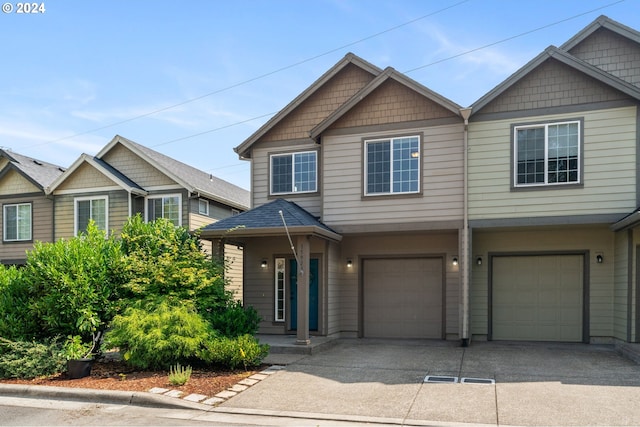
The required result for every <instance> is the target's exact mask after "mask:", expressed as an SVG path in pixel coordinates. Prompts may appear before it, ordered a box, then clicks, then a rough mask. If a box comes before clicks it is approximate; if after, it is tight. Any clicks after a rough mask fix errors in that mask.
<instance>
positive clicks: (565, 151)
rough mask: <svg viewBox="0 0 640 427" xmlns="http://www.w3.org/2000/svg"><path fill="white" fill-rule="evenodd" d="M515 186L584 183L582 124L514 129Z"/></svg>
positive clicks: (568, 123) (567, 123) (571, 123)
mask: <svg viewBox="0 0 640 427" xmlns="http://www.w3.org/2000/svg"><path fill="white" fill-rule="evenodd" d="M513 133H514V159H513V161H514V169H513V170H514V177H513V183H514V186H515V187H528V186H541V185H558V184H578V183H580V176H581V171H580V164H581V159H580V156H581V153H580V145H581V143H580V122H579V121H567V122H557V123H547V124H534V125H526V126H515V127H514V132H513Z"/></svg>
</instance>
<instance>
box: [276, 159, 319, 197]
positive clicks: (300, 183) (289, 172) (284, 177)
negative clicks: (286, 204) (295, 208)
mask: <svg viewBox="0 0 640 427" xmlns="http://www.w3.org/2000/svg"><path fill="white" fill-rule="evenodd" d="M316 158H317V153H316V152H315V151H307V152H302V153H292V154H274V155H272V156H271V194H287V193H312V192H315V191H317V189H318V186H317V161H316Z"/></svg>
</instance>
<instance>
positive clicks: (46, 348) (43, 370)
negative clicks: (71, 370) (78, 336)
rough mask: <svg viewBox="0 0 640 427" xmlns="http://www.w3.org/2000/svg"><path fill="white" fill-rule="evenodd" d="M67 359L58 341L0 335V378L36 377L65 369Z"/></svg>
mask: <svg viewBox="0 0 640 427" xmlns="http://www.w3.org/2000/svg"><path fill="white" fill-rule="evenodd" d="M65 363H66V360H65V358H64V357H63V356H62V354H61V345H60V343H58V342H57V341H55V340H54V341H49V342H44V343H37V342H33V341H10V340H8V339H5V338H2V337H0V378H36V377H42V376H48V375H53V374H56V373H58V372H62V371H63V370H64V369H65Z"/></svg>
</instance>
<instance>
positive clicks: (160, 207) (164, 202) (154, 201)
mask: <svg viewBox="0 0 640 427" xmlns="http://www.w3.org/2000/svg"><path fill="white" fill-rule="evenodd" d="M181 199H182V198H181V197H180V195H179V194H172V195H165V196H160V197H149V198H148V199H147V221H155V220H156V219H158V218H166V219H168V220H169V221H171V222H172V223H173V225H175V226H176V227H179V226H180V225H182V203H181Z"/></svg>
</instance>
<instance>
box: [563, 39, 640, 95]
mask: <svg viewBox="0 0 640 427" xmlns="http://www.w3.org/2000/svg"><path fill="white" fill-rule="evenodd" d="M569 53H570V54H572V55H573V56H575V57H577V58H579V59H582V60H583V61H585V62H588V63H589V64H591V65H593V66H596V67H598V68H600V69H601V70H603V71H606V72H607V73H610V74H612V75H614V76H616V77H618V78H620V79H622V80H625V81H627V82H629V83H631V84H633V85H635V86H638V87H640V44H638V43H636V42H635V41H633V40H629V39H628V38H626V37H624V36H622V35H620V34H617V33H615V32H614V31H611V30H609V29H607V28H599V29H598V30H596V31H594V32H593V33H592V34H590V35H589V36H588V37H587V38H585V39H584V40H582V41H581V42H580V43H578V44H577V45H576V46H574V47H573V48H571V49H570V50H569Z"/></svg>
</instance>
